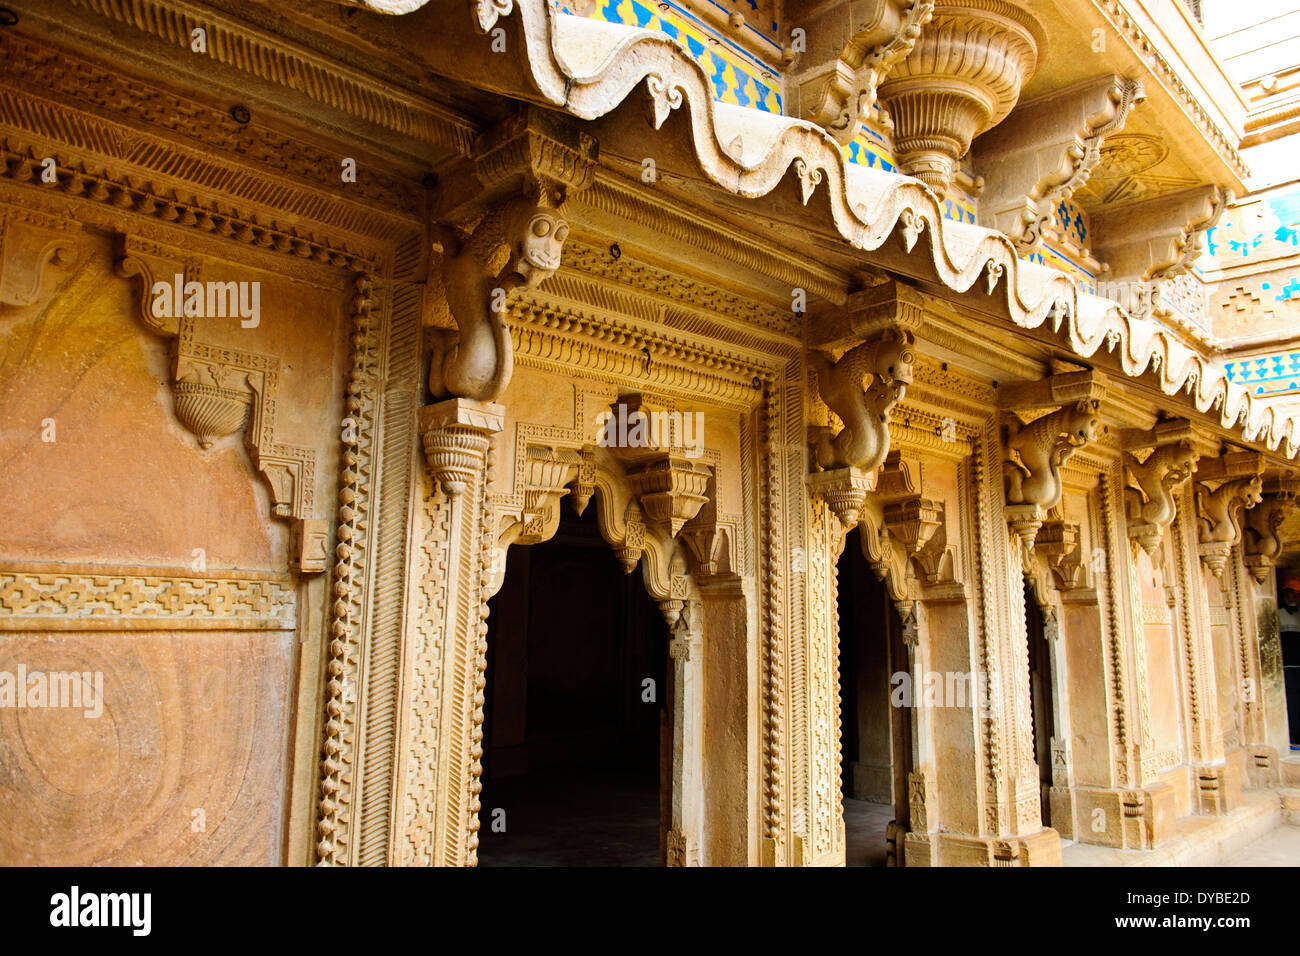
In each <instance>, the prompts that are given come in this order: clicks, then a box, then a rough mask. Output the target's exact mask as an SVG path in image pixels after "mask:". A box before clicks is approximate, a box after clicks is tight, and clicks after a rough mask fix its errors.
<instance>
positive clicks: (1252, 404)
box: [443, 0, 1300, 457]
mask: <svg viewBox="0 0 1300 956" xmlns="http://www.w3.org/2000/svg"><path fill="white" fill-rule="evenodd" d="M564 16H565V15H564V14H561V13H559V12H558V11H556V10H554V9H552V8H551V6H550V5H549V4H547V3H545V2H543V0H518V2H517V3H516V2H513V0H512V2H511V3H509V4H507V5H506V8H505V9H504V10H501V11H499V14H498V17H496V18H494V19H493V22H494V23H495V22H496V20H497V19H500V18H501V17H504V18H505V19H504V21H503V23H504V24H505V25H506V28H507V32H508V34H511V37H510V42H511V43H512V44H514V45H513V46H512V49H514V50H515V51H516V53H517V54H519V55H520V57H521V60H522V62H523V63H524V64H525V66H526V68H527V70H528V73H529V76H530V81H531V83H530V88H529V89H520V90H518V91H517V93H516V95H519V96H522V97H525V98H530V99H533V100H535V101H538V102H543V103H546V104H549V105H551V106H554V107H562V108H564V109H566V110H567V111H568V112H569V113H571V114H573V115H575V116H578V117H580V118H584V119H595V118H596V117H599V116H603V115H605V114H607V113H609V112H611V111H612V110H614V109H616V108H617V107H618V106H619V105H620V104H622V103H623V102H624V101H625V100H626V99H627V98H628V96H629V95H630V94H631V93H632V92H633V91H634V90H638V89H642V88H644V89H645V90H646V91H647V92H648V93H649V94H650V97H649V99H650V104H649V105H650V119H651V121H652V123H653V122H654V121H655V120H659V121H660V122H662V121H663V119H664V117H665V116H666V115H667V113H669V112H673V111H675V110H680V109H685V110H686V111H687V114H688V119H687V122H686V126H685V128H686V129H688V130H689V135H690V141H691V144H692V146H693V148H694V151H695V155H696V158H697V160H698V162H699V164H700V168H701V170H702V172H703V173H704V175H705V176H706V177H707V178H708V179H709V180H710V181H712V182H713V183H715V184H716V185H717V186H719V187H720V188H722V189H725V190H727V191H728V192H731V193H734V194H736V195H739V196H743V197H749V198H756V197H759V196H763V195H766V194H767V193H770V192H771V191H773V190H774V189H776V188H777V187H778V186H779V185H780V184H781V183H782V181H783V180H784V179H785V178H786V176H787V175H788V172H789V171H790V169H791V168H792V167H794V166H795V163H796V160H800V161H802V164H803V169H804V170H805V172H807V173H808V174H809V175H811V174H812V173H820V174H821V181H820V183H818V184H817V185H816V189H817V190H821V189H825V191H826V199H827V202H826V203H825V204H824V205H822V206H821V208H828V209H829V215H830V219H831V221H832V223H833V225H834V228H835V229H836V230H837V231H838V233H839V234H840V235H841V236H842V237H843V238H844V239H845V240H846V241H847V242H848V243H849V244H850V245H851V246H853V247H854V248H856V249H860V250H862V251H864V252H871V251H874V250H878V249H882V247H885V246H886V244H887V243H890V245H889V246H888V251H889V252H891V253H892V252H895V251H896V250H897V249H899V248H900V247H899V244H900V243H901V249H903V250H906V251H909V252H911V251H912V250H915V249H916V245H917V243H918V242H919V241H920V239H921V237H922V236H924V237H925V238H926V240H927V244H928V245H929V254H928V255H926V254H925V253H924V251H923V250H922V251H920V252H913V254H912V255H911V256H910V257H909V259H908V262H909V264H910V265H911V266H912V267H919V268H924V269H932V270H933V272H934V276H935V280H936V281H937V282H938V283H939V284H940V285H942V286H945V287H947V288H948V289H949V290H952V292H954V293H957V294H965V293H967V292H968V291H970V290H971V289H972V287H973V286H975V284H976V283H977V282H978V281H979V280H980V279H981V278H985V277H986V276H988V275H991V274H994V273H997V274H998V279H997V282H996V283H995V285H994V286H993V291H994V292H997V291H999V290H1000V294H999V295H998V298H997V300H996V301H997V304H998V306H999V308H1005V310H1006V314H1007V315H1009V317H1010V319H1011V320H1012V321H1013V322H1014V323H1015V324H1016V325H1018V326H1020V327H1021V328H1025V329H1034V328H1038V327H1040V326H1042V325H1044V324H1048V325H1049V326H1050V328H1051V329H1052V330H1053V331H1055V332H1059V333H1060V334H1061V335H1062V337H1063V338H1064V340H1065V341H1066V342H1067V343H1068V347H1069V348H1070V349H1071V350H1072V351H1073V352H1074V353H1075V355H1077V356H1079V357H1082V358H1088V357H1090V356H1092V355H1094V354H1096V353H1097V352H1098V351H1099V350H1101V349H1102V348H1105V349H1107V350H1108V351H1110V352H1112V353H1115V359H1116V362H1117V364H1118V365H1119V366H1120V367H1121V369H1122V370H1123V372H1124V373H1125V374H1127V375H1129V376H1132V377H1140V376H1143V375H1145V374H1147V373H1148V372H1155V373H1156V383H1157V384H1158V386H1159V388H1160V389H1161V391H1162V392H1164V393H1165V394H1166V395H1177V394H1179V393H1183V392H1185V393H1187V394H1188V395H1189V397H1190V401H1191V402H1192V403H1193V404H1194V406H1195V408H1196V409H1197V410H1198V411H1199V412H1201V413H1207V414H1208V413H1214V414H1215V415H1216V416H1217V418H1218V420H1219V422H1220V423H1221V425H1222V426H1223V427H1225V428H1230V429H1238V428H1239V429H1240V431H1241V434H1242V435H1243V437H1244V439H1245V440H1246V441H1249V442H1258V443H1260V444H1262V445H1265V446H1266V447H1268V448H1270V449H1279V448H1283V447H1284V450H1283V451H1282V454H1284V455H1286V456H1288V457H1294V456H1295V455H1296V454H1297V452H1300V422H1297V421H1296V420H1295V419H1294V418H1293V417H1283V416H1282V414H1281V413H1280V412H1279V411H1278V410H1277V409H1276V408H1273V407H1270V406H1269V403H1266V402H1257V401H1256V399H1255V398H1254V396H1252V395H1250V394H1249V392H1247V391H1246V390H1245V389H1243V388H1241V387H1240V386H1237V385H1233V384H1231V383H1229V382H1228V380H1227V378H1226V376H1225V374H1224V373H1223V372H1222V370H1221V369H1220V368H1219V367H1217V366H1216V365H1215V364H1212V363H1211V361H1210V360H1208V359H1207V358H1205V357H1204V356H1201V355H1198V354H1196V353H1194V352H1193V351H1192V350H1190V349H1188V348H1187V347H1186V346H1185V345H1183V344H1182V343H1181V342H1179V341H1178V340H1177V339H1176V337H1174V336H1172V335H1170V334H1169V333H1168V332H1166V331H1164V330H1162V329H1160V328H1158V327H1157V326H1155V325H1154V324H1152V323H1148V322H1143V321H1140V320H1136V319H1134V318H1133V317H1132V316H1130V315H1129V314H1127V313H1126V312H1125V311H1124V310H1122V309H1121V308H1119V307H1118V306H1116V305H1115V304H1114V303H1112V302H1108V301H1106V300H1104V299H1100V298H1097V297H1095V296H1091V295H1088V294H1087V293H1084V292H1081V291H1080V289H1079V288H1078V286H1077V284H1076V283H1074V282H1073V281H1072V280H1070V279H1069V278H1068V277H1066V276H1064V275H1062V274H1060V273H1057V272H1054V271H1053V270H1051V269H1049V268H1047V267H1042V266H1036V265H1033V264H1030V263H1023V262H1021V261H1020V260H1019V258H1018V256H1017V254H1016V250H1015V247H1014V245H1013V244H1012V243H1011V241H1010V240H1008V239H1007V238H1006V237H1005V236H1002V235H999V234H997V233H994V232H991V231H988V230H980V229H977V228H974V227H971V226H961V225H959V224H957V223H949V222H947V221H946V220H944V218H943V210H942V207H941V205H940V203H939V201H938V199H937V197H936V196H935V194H934V193H933V192H932V191H930V190H928V189H927V188H926V187H925V186H924V185H923V184H922V183H919V182H917V181H916V180H911V179H908V178H906V177H899V176H892V175H889V174H885V173H881V172H879V171H873V170H867V169H864V168H862V167H856V166H854V167H851V168H850V167H849V164H847V163H846V162H845V160H844V157H843V154H842V153H841V150H840V148H839V145H838V144H837V143H836V142H835V141H834V139H832V138H831V137H830V136H829V135H827V134H826V133H825V131H823V130H821V129H819V128H817V127H815V126H813V125H812V124H809V123H807V122H805V121H801V120H794V119H790V118H788V117H779V116H773V115H770V114H766V113H762V112H759V111H756V110H750V109H745V108H741V107H733V106H727V105H725V104H721V103H716V102H714V100H713V96H712V84H711V82H710V79H709V77H708V75H707V74H706V73H705V72H704V70H703V68H702V67H700V66H699V64H697V63H696V62H695V61H694V60H692V59H691V58H690V57H689V56H688V55H687V53H686V51H685V50H684V49H683V48H682V47H681V46H680V45H679V44H677V43H676V42H674V41H673V40H672V39H671V38H668V37H665V36H663V35H661V34H655V33H651V32H649V31H645V30H638V29H634V28H630V27H628V28H623V27H614V26H612V25H611V24H607V23H599V22H595V21H590V20H585V19H582V18H576V17H566V18H565V20H564V30H563V31H562V32H557V30H556V28H555V24H556V23H557V21H558V18H560V17H564ZM476 27H481V24H474V23H471V22H463V21H462V22H457V21H456V20H455V18H452V19H451V20H449V21H448V22H447V23H446V25H445V29H446V38H447V42H448V43H454V42H462V41H463V43H464V44H465V45H464V48H463V49H462V50H460V52H459V54H458V57H457V61H456V62H454V63H453V62H444V63H443V69H444V70H445V71H446V72H448V73H449V74H453V75H461V74H462V73H464V72H465V71H466V70H471V69H473V68H475V64H476V63H478V62H480V61H482V60H483V59H484V58H485V57H490V56H492V54H491V53H490V52H489V49H490V47H489V43H490V41H489V40H488V39H487V38H480V39H479V40H472V39H471V37H472V34H473V32H474V29H475V28H476ZM512 31H513V32H512ZM476 44H477V45H476ZM566 63H577V64H581V68H580V69H579V68H577V67H566V66H564V64H566ZM656 91H657V92H656ZM738 138H739V146H738V148H737V149H735V150H734V151H732V150H729V149H728V148H727V147H726V146H724V144H736V143H737V140H738ZM597 191H598V186H593V187H592V189H591V190H588V195H590V194H594V193H596V192H597ZM989 295H992V292H990V293H989ZM1153 365H1156V366H1157V367H1156V368H1154V369H1153Z"/></svg>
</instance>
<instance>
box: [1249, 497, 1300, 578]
mask: <svg viewBox="0 0 1300 956" xmlns="http://www.w3.org/2000/svg"><path fill="white" fill-rule="evenodd" d="M1297 496H1300V477H1296V476H1295V475H1293V474H1291V473H1289V472H1288V473H1287V474H1285V475H1282V476H1281V477H1277V478H1270V479H1268V480H1266V481H1265V482H1264V494H1263V500H1262V501H1261V502H1260V503H1259V504H1258V505H1256V506H1255V507H1254V508H1251V509H1250V510H1249V511H1247V512H1246V522H1245V525H1244V526H1243V528H1242V532H1243V534H1244V538H1243V550H1244V552H1245V562H1246V567H1247V568H1248V569H1249V570H1250V574H1251V577H1253V578H1254V579H1255V583H1256V584H1263V583H1265V582H1266V581H1267V580H1268V577H1269V575H1270V574H1271V573H1272V571H1273V568H1274V567H1275V566H1276V564H1277V559H1278V558H1279V557H1280V556H1281V554H1282V541H1281V539H1280V538H1279V537H1278V530H1279V529H1280V528H1281V527H1282V522H1284V521H1285V520H1286V516H1287V514H1288V513H1290V512H1292V511H1294V510H1295V507H1296V498H1297Z"/></svg>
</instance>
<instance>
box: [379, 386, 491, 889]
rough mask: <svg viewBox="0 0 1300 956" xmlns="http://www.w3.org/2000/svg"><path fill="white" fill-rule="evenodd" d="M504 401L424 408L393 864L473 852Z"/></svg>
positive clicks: (461, 858) (454, 862)
mask: <svg viewBox="0 0 1300 956" xmlns="http://www.w3.org/2000/svg"><path fill="white" fill-rule="evenodd" d="M503 416H504V410H503V409H502V407H501V406H500V405H496V404H494V403H491V402H478V401H473V400H470V399H464V398H453V399H449V400H447V401H444V402H439V403H437V404H435V405H429V406H426V407H424V408H422V409H420V413H419V430H420V437H421V440H422V442H423V446H424V453H425V460H426V464H427V467H428V475H429V479H430V481H429V484H428V487H429V490H430V493H431V497H429V498H426V499H424V500H422V501H421V502H420V503H419V508H418V513H417V525H416V527H417V537H418V539H419V540H418V543H417V546H416V550H415V558H414V562H413V577H414V584H415V586H414V587H413V588H412V589H411V591H412V594H413V597H412V599H411V603H412V608H411V610H410V612H408V614H407V635H406V639H405V640H404V642H403V654H404V664H403V673H404V674H405V675H407V676H406V678H405V679H404V680H403V682H402V687H401V693H400V699H399V700H398V701H397V702H396V708H397V711H396V712H397V713H398V714H399V715H400V716H399V717H398V718H397V720H398V724H397V725H398V734H397V741H396V753H397V754H398V766H397V767H396V768H395V770H396V787H397V792H396V794H395V797H394V806H395V807H396V809H395V812H394V819H395V825H394V832H395V833H396V834H400V837H399V838H398V840H397V848H396V851H395V854H394V857H395V862H396V863H398V864H399V865H407V866H411V865H424V866H428V865H440V866H473V865H475V863H476V862H477V858H478V857H477V853H478V829H479V809H480V806H479V798H478V794H479V792H480V789H481V784H480V781H479V777H480V774H481V773H482V756H483V746H482V742H483V705H484V686H485V683H486V681H485V677H484V673H485V671H486V668H487V658H486V655H487V638H486V635H487V599H488V596H489V595H490V594H491V588H492V584H493V568H492V553H493V548H494V546H495V544H496V535H495V533H494V529H493V528H492V527H490V525H489V524H488V522H487V520H486V519H487V515H488V514H490V513H491V487H490V485H491V480H492V466H493V451H492V439H493V437H494V436H495V435H496V434H497V433H498V432H500V430H501V428H502V425H503Z"/></svg>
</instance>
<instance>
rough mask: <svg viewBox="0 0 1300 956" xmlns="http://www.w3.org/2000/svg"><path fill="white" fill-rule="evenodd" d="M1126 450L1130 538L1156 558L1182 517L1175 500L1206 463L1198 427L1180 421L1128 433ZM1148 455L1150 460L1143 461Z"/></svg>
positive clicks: (1123, 441) (1123, 438)
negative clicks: (1199, 448)
mask: <svg viewBox="0 0 1300 956" xmlns="http://www.w3.org/2000/svg"><path fill="white" fill-rule="evenodd" d="M1120 447H1121V448H1122V449H1124V453H1125V454H1124V464H1125V475H1126V479H1127V480H1126V485H1125V489H1124V501H1125V506H1126V509H1127V515H1128V536H1129V539H1130V540H1132V541H1136V542H1137V543H1138V544H1139V545H1141V547H1142V550H1143V551H1145V552H1146V553H1147V554H1148V555H1149V556H1151V557H1152V558H1155V557H1157V556H1158V554H1159V548H1160V541H1161V539H1162V538H1163V537H1164V533H1165V531H1166V530H1168V528H1169V526H1170V525H1171V524H1173V522H1174V517H1175V516H1176V514H1177V510H1178V508H1177V504H1176V501H1175V497H1174V496H1175V494H1176V493H1177V491H1178V489H1179V488H1181V487H1182V486H1183V485H1184V484H1185V483H1186V482H1187V480H1188V479H1189V478H1191V476H1192V473H1193V472H1195V471H1196V463H1197V460H1198V459H1199V458H1200V455H1199V453H1198V452H1197V449H1196V443H1195V438H1194V435H1193V431H1192V424H1191V422H1189V421H1187V420H1186V419H1183V418H1178V419H1172V420H1170V421H1164V422H1159V423H1158V424H1157V425H1156V426H1155V427H1154V428H1151V429H1147V430H1138V429H1132V430H1128V431H1125V432H1123V433H1121V435H1120ZM1148 449H1149V450H1150V454H1148V455H1146V456H1145V457H1139V454H1138V453H1139V452H1142V451H1146V450H1148Z"/></svg>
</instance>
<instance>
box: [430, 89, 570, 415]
mask: <svg viewBox="0 0 1300 956" xmlns="http://www.w3.org/2000/svg"><path fill="white" fill-rule="evenodd" d="M595 162H596V142H595V140H594V139H592V138H591V137H590V136H588V135H587V134H585V133H582V132H580V131H578V130H576V129H573V128H572V127H569V126H566V125H564V124H562V123H560V122H558V121H557V120H554V119H552V118H550V117H548V116H546V115H545V114H543V113H541V112H540V111H537V110H534V109H531V108H530V109H527V110H525V111H524V112H522V113H520V114H519V115H517V116H515V117H512V118H511V119H510V120H508V121H506V122H505V123H504V124H502V125H501V126H498V127H497V128H495V129H493V130H491V131H489V132H488V133H485V134H484V135H483V136H482V137H480V139H479V141H478V142H477V143H476V144H475V154H474V157H473V158H472V159H470V160H466V161H465V162H464V163H463V164H462V165H461V166H460V167H458V168H456V169H454V170H452V171H450V172H449V173H448V175H447V177H446V179H445V180H444V182H443V184H442V189H441V191H440V201H439V203H438V207H437V209H436V211H435V217H436V219H437V223H438V225H437V227H436V229H435V232H436V234H437V240H438V245H439V246H440V247H441V256H439V257H438V263H437V268H438V269H439V271H440V275H439V278H440V279H441V284H442V289H443V292H444V294H445V295H446V300H447V307H448V310H449V311H450V313H451V317H452V319H453V320H454V321H455V324H456V329H457V332H458V336H457V337H456V338H455V340H454V341H452V340H451V339H450V338H446V337H444V338H441V339H439V340H438V341H437V342H436V343H435V347H434V349H433V354H432V356H431V361H430V368H429V383H430V390H431V391H432V392H433V394H434V396H435V397H438V398H441V397H444V396H447V395H452V396H456V397H459V398H467V399H472V400H474V401H482V402H491V401H493V400H494V399H496V398H498V397H500V395H501V394H502V392H504V390H505V388H506V385H507V384H509V381H510V377H511V375H512V373H513V371H514V352H513V345H512V343H511V340H510V329H509V327H508V325H507V323H506V312H507V307H508V303H509V300H510V297H511V295H512V294H514V293H515V292H516V291H518V290H520V289H531V288H535V287H536V286H537V285H538V284H540V283H541V282H543V281H544V280H546V279H547V278H549V277H550V276H552V275H554V273H555V271H556V270H557V269H559V267H560V259H561V254H562V252H563V249H564V243H565V240H566V239H567V238H568V234H569V224H568V222H567V220H566V219H565V218H564V212H563V210H564V204H565V201H566V199H567V197H568V196H569V194H570V193H571V192H574V191H577V190H581V189H584V188H586V187H587V186H588V185H589V184H590V183H591V181H592V179H593V178H594V171H595Z"/></svg>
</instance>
